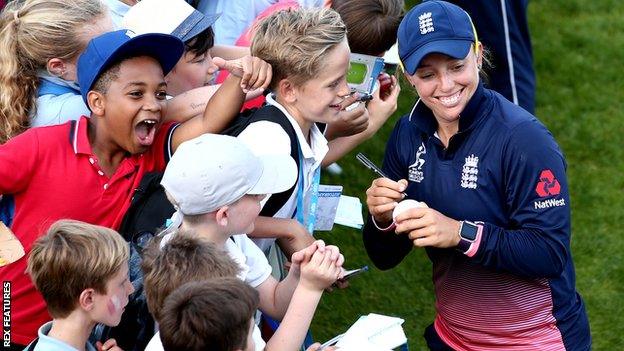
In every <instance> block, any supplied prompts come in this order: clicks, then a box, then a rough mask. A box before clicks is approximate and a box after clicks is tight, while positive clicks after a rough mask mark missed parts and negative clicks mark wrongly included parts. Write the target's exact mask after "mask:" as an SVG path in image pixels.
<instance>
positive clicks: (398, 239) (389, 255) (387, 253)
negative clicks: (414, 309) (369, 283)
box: [363, 117, 413, 270]
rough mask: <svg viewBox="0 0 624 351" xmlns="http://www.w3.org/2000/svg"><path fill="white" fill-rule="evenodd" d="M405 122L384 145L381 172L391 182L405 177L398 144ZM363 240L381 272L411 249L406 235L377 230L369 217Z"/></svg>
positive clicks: (398, 123)
mask: <svg viewBox="0 0 624 351" xmlns="http://www.w3.org/2000/svg"><path fill="white" fill-rule="evenodd" d="M406 122H407V120H406V118H405V117H404V118H402V119H401V120H399V122H397V124H396V126H395V128H394V130H393V131H392V135H391V136H390V138H389V139H388V142H387V144H386V151H385V156H384V162H383V166H382V170H383V171H384V173H385V174H386V175H388V177H390V178H391V179H392V180H399V179H402V178H406V176H407V166H406V165H405V162H404V160H403V159H402V157H401V150H400V149H401V147H402V145H401V143H400V142H399V141H400V140H404V139H402V138H401V137H400V135H401V133H402V132H405V131H404V130H403V129H405V128H403V126H405V124H406ZM407 147H409V146H407ZM363 240H364V247H365V248H366V252H367V253H368V257H370V259H371V260H372V261H373V263H374V264H375V266H376V267H377V268H379V269H383V270H386V269H390V268H393V267H394V266H396V265H398V264H399V263H400V262H401V261H402V260H403V259H404V258H405V256H407V254H408V253H409V252H410V251H411V249H412V247H413V246H412V241H411V240H409V238H408V237H407V236H406V235H396V234H395V232H394V230H389V231H381V230H379V229H377V227H376V226H375V224H374V223H373V220H372V217H371V216H370V215H368V220H367V222H366V225H365V226H364V229H363Z"/></svg>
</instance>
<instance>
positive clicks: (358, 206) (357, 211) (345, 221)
mask: <svg viewBox="0 0 624 351" xmlns="http://www.w3.org/2000/svg"><path fill="white" fill-rule="evenodd" d="M334 222H335V223H337V224H341V225H345V226H347V227H352V228H356V229H361V228H362V226H363V225H364V217H362V203H361V202H360V199H359V198H357V197H353V196H346V195H341V196H340V202H339V203H338V209H337V211H336V218H335V220H334Z"/></svg>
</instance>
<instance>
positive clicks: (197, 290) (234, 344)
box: [159, 278, 259, 351]
mask: <svg viewBox="0 0 624 351" xmlns="http://www.w3.org/2000/svg"><path fill="white" fill-rule="evenodd" d="M258 302H259V298H258V292H257V291H256V290H255V289H253V288H252V287H250V286H249V285H247V284H245V283H244V282H242V281H240V280H239V279H237V278H214V279H211V280H207V281H202V282H191V283H187V284H184V285H183V286H181V287H180V288H178V289H176V290H175V291H174V292H172V293H171V295H169V296H168V297H167V299H166V300H165V304H164V307H163V310H162V315H163V317H162V318H161V319H160V321H159V323H160V324H159V326H160V338H161V340H162V344H163V348H164V349H165V351H174V350H175V351H204V350H223V351H226V350H227V351H232V350H235V349H245V348H246V347H247V336H248V334H249V329H250V327H251V324H250V323H253V320H252V318H253V315H254V313H255V311H256V309H257V308H258Z"/></svg>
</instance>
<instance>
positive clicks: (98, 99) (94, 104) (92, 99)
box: [87, 90, 106, 116]
mask: <svg viewBox="0 0 624 351" xmlns="http://www.w3.org/2000/svg"><path fill="white" fill-rule="evenodd" d="M87 105H88V106H89V109H90V110H91V112H93V114H95V115H98V116H103V115H104V111H105V110H106V109H105V107H106V97H105V96H104V94H102V93H100V92H99V91H95V90H91V91H89V92H88V93H87Z"/></svg>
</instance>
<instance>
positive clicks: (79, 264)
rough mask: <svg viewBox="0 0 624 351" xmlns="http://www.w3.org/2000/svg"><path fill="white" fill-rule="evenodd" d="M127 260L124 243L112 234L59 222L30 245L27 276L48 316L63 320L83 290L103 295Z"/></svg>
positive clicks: (95, 228) (104, 230) (82, 224)
mask: <svg viewBox="0 0 624 351" xmlns="http://www.w3.org/2000/svg"><path fill="white" fill-rule="evenodd" d="M128 258H129V248H128V243H126V241H125V240H124V239H123V238H122V237H121V235H119V233H117V232H116V231H114V230H112V229H109V228H105V227H101V226H97V225H92V224H87V223H84V222H79V221H73V220H61V221H58V222H56V223H54V224H53V225H52V226H51V227H50V229H49V230H48V233H47V234H46V235H45V236H43V237H41V238H39V239H38V240H37V241H36V242H35V244H34V245H33V247H32V250H31V251H30V255H29V257H28V267H27V272H28V274H30V276H31V278H32V280H33V283H34V284H35V287H36V288H37V290H39V291H40V292H41V295H43V299H44V300H45V302H46V304H47V305H48V311H49V312H50V315H51V316H52V317H54V318H63V317H67V316H68V315H69V314H70V313H71V312H72V311H73V310H74V309H75V307H76V304H77V302H78V298H79V297H80V294H81V293H82V291H84V290H85V289H89V288H92V289H94V290H95V291H96V292H98V293H100V294H106V283H107V282H108V281H109V280H110V279H111V278H112V277H113V276H114V275H115V274H117V273H118V272H119V270H120V269H121V267H122V265H123V264H124V263H127V262H128Z"/></svg>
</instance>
